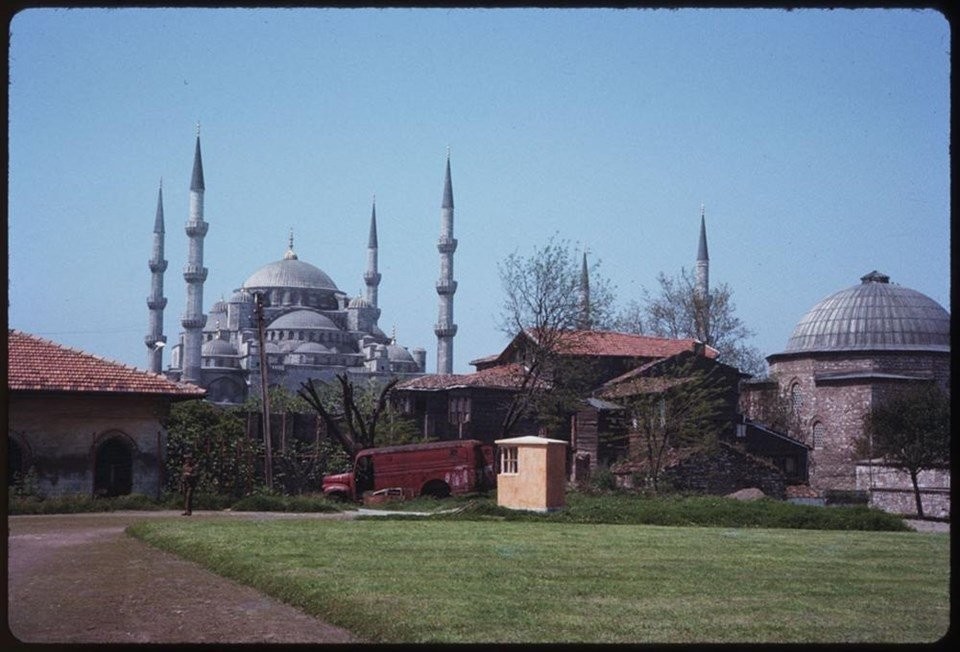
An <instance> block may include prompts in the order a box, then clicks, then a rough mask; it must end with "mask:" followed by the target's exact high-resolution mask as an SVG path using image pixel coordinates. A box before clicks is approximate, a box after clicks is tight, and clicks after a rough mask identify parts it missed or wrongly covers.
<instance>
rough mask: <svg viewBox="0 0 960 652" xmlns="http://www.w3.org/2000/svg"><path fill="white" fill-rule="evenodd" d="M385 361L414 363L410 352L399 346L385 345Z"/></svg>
mask: <svg viewBox="0 0 960 652" xmlns="http://www.w3.org/2000/svg"><path fill="white" fill-rule="evenodd" d="M387 359H388V360H390V362H414V359H413V356H412V355H410V352H409V351H407V349H406V348H404V347H402V346H400V345H399V344H387Z"/></svg>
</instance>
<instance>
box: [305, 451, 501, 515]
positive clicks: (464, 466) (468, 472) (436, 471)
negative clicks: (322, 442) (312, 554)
mask: <svg viewBox="0 0 960 652" xmlns="http://www.w3.org/2000/svg"><path fill="white" fill-rule="evenodd" d="M493 464H494V457H493V447H492V446H490V445H489V444H483V443H482V442H480V441H478V440H475V439H457V440H454V441H437V442H430V443H426V444H407V445H404V446H384V447H382V448H365V449H364V450H362V451H360V452H359V453H357V456H356V459H355V460H354V464H353V471H348V472H347V473H339V474H336V475H328V476H325V477H324V478H323V493H324V495H325V496H330V497H334V498H340V499H343V500H352V501H359V500H363V496H364V494H366V493H368V492H375V491H376V492H379V491H390V493H394V494H396V495H401V494H402V496H403V497H404V498H413V497H415V496H420V495H429V496H437V497H445V496H449V495H451V494H464V493H469V492H472V491H483V490H485V489H491V488H493V487H494V485H495V484H496V474H495V473H494V467H493ZM391 490H392V491H391Z"/></svg>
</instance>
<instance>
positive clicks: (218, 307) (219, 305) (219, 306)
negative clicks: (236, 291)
mask: <svg viewBox="0 0 960 652" xmlns="http://www.w3.org/2000/svg"><path fill="white" fill-rule="evenodd" d="M210 312H222V313H225V312H227V302H226V301H224V300H223V299H220V300H219V301H217V302H216V303H214V304H213V306H212V307H211V308H210Z"/></svg>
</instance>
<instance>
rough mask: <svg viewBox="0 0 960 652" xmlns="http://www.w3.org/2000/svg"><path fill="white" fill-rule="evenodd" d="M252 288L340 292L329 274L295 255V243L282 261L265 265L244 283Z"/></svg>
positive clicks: (244, 285)
mask: <svg viewBox="0 0 960 652" xmlns="http://www.w3.org/2000/svg"><path fill="white" fill-rule="evenodd" d="M250 288H298V289H306V290H333V291H334V292H339V289H338V288H337V286H336V284H335V283H334V282H333V280H332V279H331V278H330V277H329V276H327V273H326V272H324V271H323V270H322V269H320V268H318V267H314V266H313V265H311V264H310V263H306V262H304V261H302V260H300V259H299V258H297V254H295V253H293V243H292V242H291V244H290V248H289V249H287V252H286V253H285V254H284V255H283V258H282V259H281V260H278V261H275V262H272V263H269V264H267V265H264V266H263V267H261V268H260V269H258V270H257V271H255V272H254V273H253V275H251V276H250V278H248V279H247V280H246V281H244V283H243V288H242V289H244V290H246V289H250Z"/></svg>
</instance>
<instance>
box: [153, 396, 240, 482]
mask: <svg viewBox="0 0 960 652" xmlns="http://www.w3.org/2000/svg"><path fill="white" fill-rule="evenodd" d="M241 414H242V412H240V411H239V410H237V409H235V408H224V407H220V406H217V405H214V404H212V403H209V402H207V401H204V400H196V401H184V402H179V403H174V404H173V406H171V409H170V415H169V417H168V418H167V419H166V423H165V426H166V429H167V459H166V473H165V476H166V483H165V484H166V487H167V489H168V490H169V491H174V492H176V491H179V490H180V488H179V484H180V472H181V468H182V466H183V458H184V455H186V454H187V453H190V454H192V455H193V457H194V461H195V462H196V465H197V471H198V476H199V479H198V485H197V488H198V490H199V491H202V492H209V493H218V494H230V495H234V496H238V497H239V496H242V495H243V494H244V493H246V492H247V491H249V490H250V489H251V488H252V486H253V484H254V469H253V460H254V459H255V458H256V456H257V454H258V449H259V447H258V446H257V443H256V442H254V441H251V440H250V439H248V438H247V437H246V433H245V429H244V421H243V418H242V417H241Z"/></svg>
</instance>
